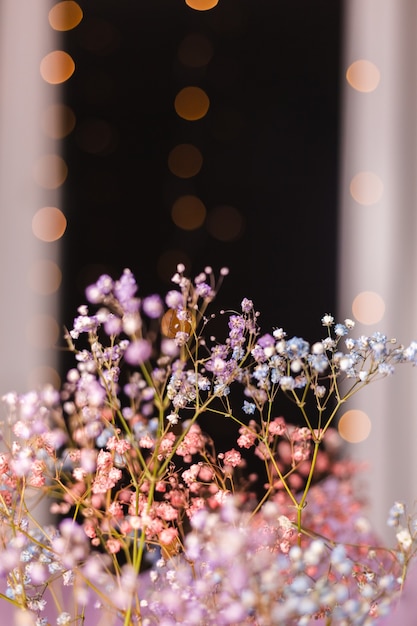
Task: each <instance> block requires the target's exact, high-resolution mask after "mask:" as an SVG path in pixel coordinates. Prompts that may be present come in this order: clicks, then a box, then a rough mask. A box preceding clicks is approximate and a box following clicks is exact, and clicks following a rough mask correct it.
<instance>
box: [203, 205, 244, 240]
mask: <svg viewBox="0 0 417 626" xmlns="http://www.w3.org/2000/svg"><path fill="white" fill-rule="evenodd" d="M206 226H207V230H208V232H209V233H210V234H211V235H212V236H213V237H214V238H215V239H218V240H219V241H233V240H235V239H238V238H239V237H240V236H241V235H242V232H243V228H244V219H243V216H242V214H241V213H240V211H238V209H236V208H235V207H234V206H229V205H220V206H217V207H215V208H214V209H212V210H211V211H210V213H209V214H208V216H207V223H206Z"/></svg>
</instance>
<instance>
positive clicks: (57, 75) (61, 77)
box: [40, 50, 75, 85]
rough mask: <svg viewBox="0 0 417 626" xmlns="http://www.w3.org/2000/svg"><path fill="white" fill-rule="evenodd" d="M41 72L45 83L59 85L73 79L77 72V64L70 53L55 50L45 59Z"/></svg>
mask: <svg viewBox="0 0 417 626" xmlns="http://www.w3.org/2000/svg"><path fill="white" fill-rule="evenodd" d="M40 72H41V76H42V78H43V79H44V81H45V82H47V83H49V84H51V85H59V84H61V83H64V82H65V81H66V80H68V79H69V78H71V76H72V75H73V73H74V72H75V63H74V60H73V58H72V57H71V56H70V55H69V54H68V52H64V50H54V51H53V52H49V54H47V55H46V56H44V57H43V59H42V61H41V64H40Z"/></svg>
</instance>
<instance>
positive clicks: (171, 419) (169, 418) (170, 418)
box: [167, 413, 178, 426]
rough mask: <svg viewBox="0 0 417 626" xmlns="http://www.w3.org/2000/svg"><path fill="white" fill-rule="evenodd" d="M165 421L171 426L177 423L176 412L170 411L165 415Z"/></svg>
mask: <svg viewBox="0 0 417 626" xmlns="http://www.w3.org/2000/svg"><path fill="white" fill-rule="evenodd" d="M167 421H168V422H169V423H170V424H171V426H174V425H175V424H178V413H170V414H169V415H167Z"/></svg>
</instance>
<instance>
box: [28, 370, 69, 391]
mask: <svg viewBox="0 0 417 626" xmlns="http://www.w3.org/2000/svg"><path fill="white" fill-rule="evenodd" d="M44 385H52V387H54V389H60V388H61V377H60V375H59V374H58V372H57V371H56V370H55V369H54V368H53V367H49V365H41V366H39V367H35V368H34V369H33V370H32V371H31V372H30V374H29V377H28V389H38V388H39V387H43V386H44Z"/></svg>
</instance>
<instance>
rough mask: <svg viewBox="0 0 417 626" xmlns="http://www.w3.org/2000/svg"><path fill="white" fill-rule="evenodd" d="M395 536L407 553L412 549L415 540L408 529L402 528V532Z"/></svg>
mask: <svg viewBox="0 0 417 626" xmlns="http://www.w3.org/2000/svg"><path fill="white" fill-rule="evenodd" d="M395 536H396V537H397V541H398V543H399V546H400V548H401V549H402V550H404V551H405V552H407V550H409V549H410V547H411V545H412V543H413V540H412V538H411V535H410V533H409V531H408V530H407V529H406V528H402V529H401V530H399V531H398V532H397V534H396V535H395Z"/></svg>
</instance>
